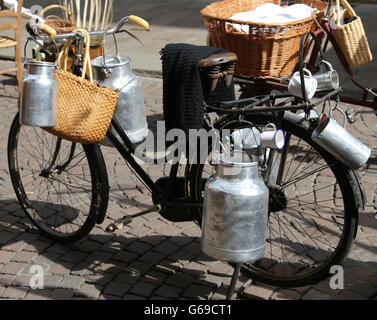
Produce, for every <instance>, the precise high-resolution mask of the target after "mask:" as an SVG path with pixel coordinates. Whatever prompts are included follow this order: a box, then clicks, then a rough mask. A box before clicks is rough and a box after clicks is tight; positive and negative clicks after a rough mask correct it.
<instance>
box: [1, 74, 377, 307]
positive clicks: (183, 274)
mask: <svg viewBox="0 0 377 320" xmlns="http://www.w3.org/2000/svg"><path fill="white" fill-rule="evenodd" d="M142 83H143V89H144V95H145V100H146V105H147V113H148V121H149V126H150V127H153V126H154V125H155V122H156V120H161V119H162V114H161V112H162V111H161V110H162V109H161V97H162V86H161V84H162V83H161V80H160V79H155V78H142ZM16 96H17V91H16V87H15V86H14V81H13V79H12V78H7V77H1V78H0V105H1V108H2V116H1V118H0V136H1V137H2V139H1V140H0V246H1V249H0V298H1V299H26V300H27V299H225V296H226V292H227V289H228V286H229V284H230V279H231V275H232V272H233V268H231V267H230V266H229V265H227V264H225V263H223V262H218V261H214V260H212V259H210V258H208V257H207V256H205V255H203V254H202V253H201V249H200V242H199V239H200V234H201V232H200V228H199V227H198V226H197V225H196V224H194V223H192V222H180V223H171V222H169V221H167V220H165V219H164V218H162V217H161V216H160V215H159V214H157V213H150V214H147V215H145V216H142V217H138V218H135V219H134V220H133V221H132V223H131V224H130V225H128V226H127V227H125V228H124V229H122V230H119V231H117V232H115V233H114V234H110V233H107V232H105V228H106V226H107V225H108V224H109V223H111V222H112V221H114V219H117V218H119V217H121V216H122V213H125V212H127V213H128V214H134V213H137V212H138V211H139V210H140V209H138V208H137V207H136V205H138V206H139V207H143V206H144V207H145V205H147V204H148V203H150V202H151V200H150V199H149V195H148V194H146V193H142V192H140V190H142V186H141V184H140V182H139V181H138V180H137V179H135V176H134V175H133V174H132V173H130V171H129V169H128V168H127V167H126V165H125V163H124V161H123V160H122V159H121V157H120V156H119V154H117V153H116V151H115V150H114V149H112V148H102V151H103V153H104V157H105V160H106V164H107V170H108V174H109V180H110V186H111V189H110V203H109V208H108V214H107V218H106V219H105V222H104V223H103V224H101V225H97V226H95V227H94V229H93V230H92V231H91V233H90V235H89V236H88V237H86V238H85V239H83V240H82V241H80V242H78V243H75V244H72V245H61V244H56V243H53V242H52V241H50V240H48V239H46V238H45V237H43V236H41V235H40V234H39V232H38V231H37V230H36V229H35V228H34V227H33V226H32V225H31V224H30V222H29V220H28V219H27V218H26V217H25V214H24V213H23V211H22V209H21V208H20V206H19V205H18V203H17V200H16V197H15V194H14V191H13V187H12V184H11V181H10V177H9V171H8V166H7V157H6V145H7V136H8V131H9V127H10V123H11V121H12V119H13V117H14V115H15V113H16V110H17V99H16ZM376 120H377V119H376V117H375V116H373V115H366V116H363V117H362V119H361V120H359V121H357V122H356V123H355V124H354V125H352V126H350V125H349V127H348V128H349V129H350V130H351V131H352V132H353V133H354V134H355V135H356V136H358V137H359V138H360V139H361V140H362V141H364V142H365V143H367V144H368V145H369V146H371V147H374V148H377V125H376V124H377V121H376ZM146 169H147V171H148V172H149V173H150V174H151V176H152V177H153V178H156V177H159V176H161V175H162V174H166V172H165V168H164V167H163V166H162V165H154V166H148V167H147V168H146ZM359 174H360V176H361V181H362V183H363V187H364V189H365V191H366V195H367V199H368V202H370V203H371V202H374V203H377V199H376V189H377V179H376V177H377V156H376V151H375V149H374V152H373V154H372V157H371V159H370V160H369V162H368V164H367V165H366V166H364V167H363V168H362V169H361V170H360V171H359ZM135 185H136V187H135ZM376 229H377V222H376V220H375V219H374V212H373V210H372V208H366V209H365V211H363V212H361V213H360V218H359V230H358V234H357V238H356V240H355V243H354V245H353V248H352V252H351V253H350V254H349V256H348V258H347V259H346V261H345V262H344V264H343V267H344V275H345V288H344V290H332V289H330V287H329V279H326V280H323V281H321V282H320V283H318V284H315V285H311V286H306V287H299V288H290V289H281V288H275V287H269V286H265V285H261V284H257V283H251V281H250V280H248V279H246V278H244V277H243V276H241V277H240V278H239V280H238V282H237V285H236V293H237V299H251V300H252V299H266V300H269V299H272V300H275V299H276V300H296V299H310V300H311V299H376V296H377V233H376ZM32 265H40V266H42V267H43V269H44V271H45V278H44V285H45V289H43V290H42V289H35V290H32V289H31V288H30V286H29V283H30V282H29V281H30V277H31V274H30V273H29V272H30V267H31V266H32Z"/></svg>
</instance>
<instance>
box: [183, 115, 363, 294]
mask: <svg viewBox="0 0 377 320" xmlns="http://www.w3.org/2000/svg"><path fill="white" fill-rule="evenodd" d="M257 118H259V119H257ZM252 120H253V123H258V122H255V121H259V123H260V124H261V125H263V124H266V123H269V122H273V119H272V118H270V117H268V116H258V117H255V118H254V117H253V119H252ZM233 129H236V128H233ZM282 129H283V130H285V132H286V138H287V141H289V145H288V146H286V147H287V149H286V150H287V152H286V153H285V154H284V152H283V153H279V154H278V156H277V157H276V158H274V159H273V162H272V165H271V171H272V172H273V173H275V178H274V181H273V182H272V184H271V183H270V184H269V191H270V192H269V193H270V208H269V216H268V224H267V242H266V252H265V255H264V257H263V258H262V259H260V260H258V261H257V262H254V263H245V264H243V266H242V269H241V271H242V273H243V274H244V275H246V276H249V277H250V278H252V279H253V280H255V281H258V282H261V283H265V284H269V285H274V286H279V287H295V286H304V285H308V284H312V283H315V282H317V281H319V280H321V279H323V278H324V277H326V276H328V275H329V269H330V268H331V266H332V265H335V264H339V263H341V262H342V260H343V259H344V258H345V257H346V256H347V254H348V252H349V250H350V248H351V245H352V242H353V239H354V236H355V232H356V228H357V216H358V205H357V199H358V198H357V189H356V188H355V184H354V182H353V179H352V176H351V175H352V174H353V173H352V172H351V170H350V169H349V168H347V167H345V166H344V165H343V164H341V163H340V162H339V161H337V160H336V159H335V158H334V157H333V156H331V155H330V154H329V153H328V152H326V151H325V150H324V149H322V148H321V147H320V146H318V145H317V144H316V143H314V142H313V141H312V140H311V138H310V137H311V132H312V130H313V128H312V126H310V123H309V122H307V121H305V120H304V119H302V118H299V117H298V116H296V115H294V114H292V113H286V115H285V117H284V120H283V123H282ZM275 167H277V170H275V169H274V168H275ZM213 173H214V168H213V167H212V166H211V165H209V164H208V163H207V164H205V165H204V164H199V165H197V164H189V165H188V166H187V169H186V177H187V186H186V189H187V196H188V197H189V198H190V199H191V200H192V201H195V202H202V201H203V196H204V185H205V181H206V179H207V178H208V177H209V176H210V175H211V174H213ZM197 216H198V217H200V216H201V209H198V212H197Z"/></svg>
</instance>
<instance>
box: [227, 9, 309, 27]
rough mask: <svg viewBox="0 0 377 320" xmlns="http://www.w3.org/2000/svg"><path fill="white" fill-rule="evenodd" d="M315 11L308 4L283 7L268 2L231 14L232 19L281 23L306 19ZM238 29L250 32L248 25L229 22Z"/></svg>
mask: <svg viewBox="0 0 377 320" xmlns="http://www.w3.org/2000/svg"><path fill="white" fill-rule="evenodd" d="M312 13H313V9H312V8H311V7H309V6H307V5H306V4H301V3H299V4H293V5H290V6H287V7H281V6H279V5H276V4H272V3H266V4H264V5H262V6H260V7H258V8H256V9H254V10H252V11H246V12H239V13H236V14H235V15H233V16H231V17H230V19H233V20H239V21H245V22H253V23H271V24H279V23H285V22H292V21H296V20H301V19H306V18H308V17H310V16H311V15H312ZM227 24H228V25H232V26H233V27H234V28H236V29H238V30H242V31H244V32H245V33H249V26H248V25H240V24H237V23H233V24H230V23H227Z"/></svg>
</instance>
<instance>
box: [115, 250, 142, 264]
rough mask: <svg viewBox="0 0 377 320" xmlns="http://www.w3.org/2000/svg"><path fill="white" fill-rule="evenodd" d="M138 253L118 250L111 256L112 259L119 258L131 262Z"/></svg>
mask: <svg viewBox="0 0 377 320" xmlns="http://www.w3.org/2000/svg"><path fill="white" fill-rule="evenodd" d="M138 256H139V255H138V254H136V253H133V252H130V251H123V250H122V251H119V252H118V253H117V254H116V255H114V256H113V259H114V260H119V261H122V262H127V263H129V262H132V261H133V260H135V259H136V258H137V257H138Z"/></svg>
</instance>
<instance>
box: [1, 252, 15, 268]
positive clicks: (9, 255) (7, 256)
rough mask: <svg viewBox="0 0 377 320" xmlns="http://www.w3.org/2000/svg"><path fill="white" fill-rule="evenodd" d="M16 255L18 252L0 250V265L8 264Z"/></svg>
mask: <svg viewBox="0 0 377 320" xmlns="http://www.w3.org/2000/svg"><path fill="white" fill-rule="evenodd" d="M15 255H16V252H12V251H5V250H0V263H7V262H8V261H10V260H11V259H12V258H13V257H14V256H15ZM0 268H1V265H0Z"/></svg>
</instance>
